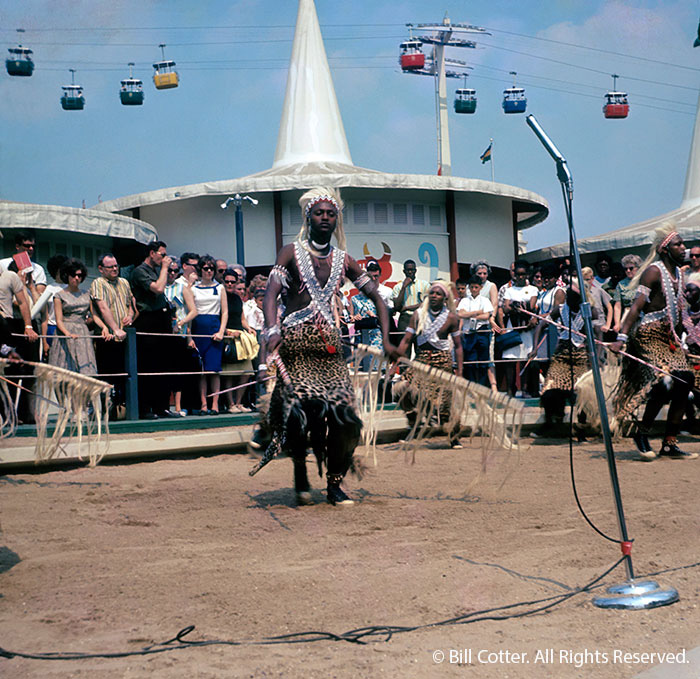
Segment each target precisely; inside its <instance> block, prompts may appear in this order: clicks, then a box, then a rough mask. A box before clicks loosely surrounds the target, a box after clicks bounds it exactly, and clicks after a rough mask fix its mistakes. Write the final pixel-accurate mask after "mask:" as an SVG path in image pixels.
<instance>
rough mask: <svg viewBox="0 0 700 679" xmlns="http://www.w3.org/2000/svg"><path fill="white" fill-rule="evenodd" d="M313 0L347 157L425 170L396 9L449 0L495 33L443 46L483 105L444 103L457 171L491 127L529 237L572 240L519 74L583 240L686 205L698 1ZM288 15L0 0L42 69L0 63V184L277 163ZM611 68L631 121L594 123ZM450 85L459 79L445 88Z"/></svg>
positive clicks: (698, 77)
mask: <svg viewBox="0 0 700 679" xmlns="http://www.w3.org/2000/svg"><path fill="white" fill-rule="evenodd" d="M316 7H317V11H318V15H319V21H320V23H321V29H322V31H323V34H324V39H325V42H326V50H327V53H328V57H329V63H330V65H331V71H332V75H333V79H334V83H335V88H336V93H337V96H338V102H339V105H340V109H341V113H342V116H343V121H344V124H345V131H346V135H347V138H348V143H349V146H350V151H351V153H352V157H353V161H354V163H355V164H356V165H359V166H363V167H368V168H373V169H378V170H384V171H389V172H409V173H414V172H415V173H425V174H432V173H434V172H435V170H436V141H435V106H434V97H433V83H432V81H431V79H429V78H423V77H416V76H409V75H404V74H402V73H401V71H400V69H399V67H398V64H397V56H398V43H399V42H400V41H401V39H402V38H403V37H405V35H406V31H405V28H404V25H405V24H406V23H407V22H413V23H419V22H432V21H441V20H442V17H443V14H444V12H445V11H447V12H448V13H449V16H450V18H451V19H452V21H453V22H463V23H470V24H476V25H479V26H482V27H484V28H487V29H488V30H489V31H490V32H491V33H492V35H490V36H484V37H483V38H479V40H478V42H479V48H478V49H476V50H454V51H453V52H451V54H452V55H453V56H455V57H456V58H460V59H463V60H465V61H467V62H468V63H470V64H471V65H473V70H472V71H471V75H470V77H469V79H468V86H469V87H473V88H475V89H476V90H477V95H478V98H479V103H478V108H477V113H476V114H475V115H472V116H457V115H456V114H454V113H452V114H451V115H450V136H451V149H452V162H453V174H455V175H458V176H463V177H476V178H482V179H490V176H491V174H490V172H491V170H490V166H489V165H488V164H486V165H482V164H481V162H480V161H479V156H480V154H481V153H482V152H483V151H484V149H485V148H486V147H487V145H488V143H489V139H490V138H491V137H493V139H494V163H495V174H496V181H499V182H503V183H506V184H512V185H515V186H520V187H523V188H526V189H529V190H532V191H535V192H536V193H539V194H540V195H542V196H544V197H545V198H547V199H548V200H549V202H550V207H551V215H550V217H549V218H548V219H547V221H546V222H545V223H544V224H543V225H541V226H538V227H535V228H534V229H530V230H528V231H527V232H526V240H528V242H529V246H528V247H529V249H535V248H537V247H541V246H544V245H549V244H553V243H557V242H561V241H564V240H566V231H565V228H566V226H565V220H564V213H563V208H562V199H561V193H560V189H559V184H558V182H557V180H556V174H555V168H554V165H553V163H552V161H551V160H550V158H549V156H548V155H547V154H546V153H545V151H544V150H543V149H542V147H541V146H540V144H539V142H538V141H537V139H536V138H535V137H534V135H533V134H532V132H531V131H530V129H529V128H528V127H527V125H526V124H525V118H524V116H506V115H504V114H503V112H502V109H501V98H502V92H503V89H504V88H505V87H507V86H509V85H510V76H509V75H508V72H509V71H511V70H515V71H517V72H518V73H519V77H518V84H520V85H523V86H524V87H525V88H526V91H527V96H528V112H530V113H533V114H535V116H536V117H537V118H538V120H539V122H540V123H541V124H542V126H543V127H544V128H545V129H546V130H547V132H548V133H549V135H550V137H551V138H552V139H553V140H554V141H555V143H556V144H557V145H558V146H559V148H560V150H561V151H562V153H563V154H564V155H565V156H566V158H567V160H568V162H569V166H570V168H571V171H572V173H573V176H574V196H575V197H574V217H575V221H576V227H577V231H578V234H579V236H580V237H585V236H590V235H594V234H597V233H602V232H604V231H607V230H609V229H613V228H618V227H622V226H626V225H628V224H631V223H634V222H637V221H641V220H643V219H647V218H651V217H653V216H656V215H658V214H661V213H663V212H666V211H668V210H672V209H674V208H676V207H678V205H679V204H680V201H681V198H682V194H683V185H684V180H685V172H686V166H687V162H688V151H689V147H690V141H691V137H692V130H693V125H694V120H695V117H694V116H695V107H696V101H697V95H698V92H697V90H698V84H699V81H700V49H697V50H695V51H693V48H692V42H693V40H694V38H695V36H696V29H697V25H698V18H699V15H700V3H698V2H697V0H695V1H693V0H678V1H676V2H668V1H667V2H660V1H659V2H657V1H652V0H648V1H646V2H643V1H631V2H619V1H613V0H589V1H587V2H580V1H578V0H540V1H539V2H522V1H520V2H515V1H510V0H489V1H488V2H485V1H482V0H473V1H472V2H469V3H465V2H457V1H453V0H449V1H444V2H442V3H425V2H417V1H413V0H406V1H404V2H393V3H389V2H376V0H375V1H370V0H354V1H353V2H347V3H340V2H337V0H316ZM96 8H97V9H96ZM296 10H297V3H296V2H295V1H294V0H284V1H281V0H276V1H275V0H240V1H238V2H235V1H231V2H223V1H219V0H213V1H209V2H207V1H204V2H201V3H192V2H189V1H183V0H170V1H168V2H164V1H161V2H158V1H149V0H140V1H139V2H136V1H135V0H115V1H114V2H110V3H106V2H101V3H97V2H94V1H88V0H71V1H70V2H68V1H66V0H46V1H32V0H28V1H26V2H22V3H5V6H4V8H3V22H2V25H3V29H2V30H0V37H1V38H2V44H3V45H5V47H4V48H3V49H6V48H7V47H11V46H13V45H14V44H15V43H16V40H17V37H16V34H15V33H14V30H13V29H14V28H16V27H22V28H25V29H26V33H25V34H24V36H23V38H22V42H23V43H24V44H25V45H27V46H29V47H31V48H32V49H33V50H34V59H35V62H36V70H35V72H34V75H33V76H32V77H31V78H10V77H9V76H7V74H5V73H3V75H2V77H0V101H2V102H3V106H2V107H0V129H1V130H2V133H0V197H2V198H4V199H8V200H16V201H26V202H34V203H51V204H60V205H69V206H75V207H79V206H80V205H81V203H82V201H83V200H84V201H85V203H86V205H87V206H91V205H94V204H95V203H97V202H98V199H99V198H100V197H101V199H102V200H107V199H111V198H116V197H119V196H123V195H127V194H131V193H139V192H141V191H147V190H151V189H157V188H163V187H169V186H176V185H181V184H190V183H197V182H203V181H213V180H219V179H228V178H234V177H239V176H243V175H247V174H251V173H253V172H257V171H260V170H264V169H267V168H269V167H270V166H271V165H272V161H273V156H274V151H275V146H276V142H277V131H278V127H279V120H280V115H281V107H282V101H283V98H284V90H285V84H286V77H287V70H286V69H287V63H288V59H289V54H290V51H291V40H292V36H293V27H294V23H295V20H296ZM161 42H164V43H166V44H167V45H168V47H167V48H166V56H167V57H168V58H171V59H174V60H175V61H176V62H177V64H178V70H179V72H180V76H181V86H180V87H179V88H177V89H174V90H165V91H156V90H155V89H154V87H153V84H152V81H151V75H152V68H151V64H152V62H153V61H155V60H157V59H158V58H159V54H160V52H159V49H158V44H159V43H161ZM611 52H616V53H617V54H612V53H611ZM6 54H7V53H6ZM628 55H630V56H628ZM129 61H134V62H136V69H135V75H136V76H137V77H140V78H142V79H143V81H144V84H145V90H146V101H145V105H144V106H142V107H125V106H121V105H120V103H119V99H118V91H119V81H120V80H121V79H122V78H124V77H126V76H127V75H128V68H127V62H129ZM659 62H664V63H659ZM71 67H74V68H76V69H77V75H76V82H79V83H80V84H82V85H83V86H84V88H85V96H86V102H87V103H86V108H85V110H84V111H82V112H66V111H63V110H62V109H61V107H60V103H59V98H60V94H61V85H63V84H66V83H69V82H70V74H69V72H68V69H69V68H71ZM611 73H618V74H619V75H620V79H619V81H618V89H622V90H624V91H627V92H628V93H629V98H630V105H631V112H630V116H629V118H627V119H626V120H605V119H604V118H603V114H602V110H601V107H602V104H603V94H604V93H605V92H606V91H607V90H608V89H611V86H612V80H611V78H610V76H609V74H611ZM460 85H461V81H457V80H450V81H448V90H450V91H452V90H454V88H455V87H458V86H460Z"/></svg>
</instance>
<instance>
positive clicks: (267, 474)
mask: <svg viewBox="0 0 700 679" xmlns="http://www.w3.org/2000/svg"><path fill="white" fill-rule="evenodd" d="M444 444H445V439H444V438H443V439H440V438H436V439H432V440H430V441H427V442H426V443H425V444H424V447H423V448H421V449H420V450H419V451H418V452H417V456H416V461H415V464H409V463H407V461H406V458H405V454H404V452H403V451H402V450H401V449H400V448H399V446H398V445H397V444H394V445H384V446H381V447H379V449H378V466H377V467H376V468H372V469H371V470H370V473H369V474H368V475H366V476H365V477H364V478H363V479H362V480H360V481H358V480H356V479H348V481H347V484H346V486H347V489H348V491H349V492H350V493H351V494H352V495H353V496H354V497H355V498H356V500H357V502H356V503H355V504H354V505H353V506H348V507H331V506H329V505H327V504H326V503H325V493H324V492H323V491H322V490H320V489H321V488H322V487H323V484H322V483H321V481H320V479H318V477H312V483H313V484H314V485H315V486H316V488H317V489H316V490H315V491H314V499H315V501H316V502H317V504H315V505H314V506H310V507H302V508H297V507H296V506H295V502H294V494H293V491H292V489H291V476H292V469H291V462H290V461H289V460H276V461H273V462H272V463H271V464H270V465H268V467H266V468H265V469H264V470H262V471H261V472H260V473H259V474H258V475H257V476H255V477H252V478H251V477H249V476H248V473H247V472H248V470H249V469H250V467H251V466H252V464H253V460H252V458H250V457H249V456H247V455H218V456H214V457H200V458H197V459H184V458H176V459H166V460H158V461H151V462H138V463H130V464H120V465H116V464H114V465H102V466H99V467H97V468H95V469H87V468H74V469H70V470H63V471H52V472H48V473H42V474H11V475H6V476H4V477H0V501H1V509H2V533H1V534H0V597H1V598H0V639H1V641H0V646H1V647H2V648H5V649H8V650H12V651H21V652H26V653H39V652H49V651H55V652H59V651H63V652H65V651H79V652H85V653H89V652H91V653H92V652H117V651H135V650H138V649H140V648H143V647H145V646H148V645H150V644H154V643H159V642H163V641H165V640H167V639H170V638H172V637H173V636H174V635H175V634H176V633H177V632H178V631H179V630H180V629H182V628H184V627H185V626H187V625H195V626H196V629H195V630H194V631H193V632H192V633H191V634H190V635H189V637H190V638H192V639H193V640H203V639H209V640H213V639H220V640H228V641H236V642H251V641H259V640H262V639H264V638H265V637H270V636H275V635H281V634H291V633H301V632H306V631H323V632H332V633H335V634H342V633H344V632H346V631H349V630H353V629H357V628H361V627H365V626H372V625H377V626H382V625H391V626H406V627H415V626H421V625H427V624H429V623H435V622H439V621H442V620H446V619H450V618H454V617H456V616H464V615H467V614H470V613H474V612H476V611H480V610H483V609H489V608H492V607H497V606H503V605H506V604H511V603H516V602H526V601H531V600H536V599H541V598H544V597H551V596H554V595H558V594H562V593H566V592H570V591H571V590H572V589H575V588H576V587H578V586H580V585H584V584H586V583H588V582H589V581H591V580H593V579H594V578H595V577H597V576H598V575H600V574H601V573H603V572H604V571H605V570H606V569H607V568H608V567H609V566H611V565H612V564H613V563H614V562H615V561H616V560H617V559H618V557H619V554H620V552H619V547H618V546H617V545H616V544H613V543H611V542H608V541H607V540H604V539H603V538H601V537H600V536H598V535H597V534H596V533H594V532H593V530H592V529H591V528H589V526H588V525H587V524H586V523H585V522H584V520H583V518H582V517H581V516H580V514H579V512H578V510H577V508H576V506H575V503H574V500H573V497H572V491H571V483H570V479H569V464H568V448H567V446H563V445H558V444H556V445H555V444H554V442H546V441H545V442H539V441H538V442H537V443H535V444H532V445H531V444H530V443H529V442H527V441H526V442H525V443H524V444H523V446H522V450H521V453H520V456H519V457H518V456H516V455H514V454H510V455H502V454H501V455H497V456H495V457H494V458H493V460H492V461H491V464H490V465H489V468H488V470H487V472H486V474H485V476H484V477H483V478H481V480H479V481H478V483H477V484H476V485H475V486H474V487H473V488H472V489H471V491H470V492H467V491H468V489H469V487H470V484H471V482H472V481H473V480H474V478H475V477H476V475H477V474H478V471H479V468H480V462H481V455H480V452H479V451H478V450H476V449H471V448H466V449H464V450H460V451H451V450H447V449H445V448H444V447H443V446H444ZM688 448H689V449H691V450H700V442H697V443H695V442H690V443H689V444H688ZM618 449H619V453H618V457H619V464H618V469H619V476H620V482H621V486H622V493H623V500H624V504H625V511H626V516H627V522H628V527H629V532H630V535H631V536H632V537H633V538H635V548H634V553H633V554H634V556H635V560H634V564H635V568H636V570H637V573H638V575H640V576H641V575H645V574H648V573H652V572H656V571H661V570H663V569H671V568H676V569H678V568H679V567H682V566H689V565H691V564H695V563H696V562H698V561H700V557H699V555H698V552H699V550H698V544H700V541H699V540H698V537H699V523H700V520H699V516H698V514H699V512H698V508H697V507H698V504H697V502H698V493H697V488H698V481H699V480H700V460H695V461H682V462H678V461H670V460H661V461H656V462H653V463H641V462H636V461H634V459H633V456H632V454H631V451H630V450H629V448H628V447H627V446H625V445H622V446H618ZM575 460H576V462H575V464H576V472H577V481H578V484H579V493H580V496H581V498H582V502H583V504H584V506H585V507H586V509H587V511H588V513H589V515H590V517H591V519H592V520H593V521H594V522H595V523H597V524H598V525H599V526H600V528H601V529H602V530H603V531H604V532H607V533H609V534H611V535H612V536H615V537H616V536H617V535H618V531H617V523H616V519H615V514H614V511H613V502H612V496H611V491H610V485H609V480H608V472H607V466H606V462H605V459H604V457H603V455H602V444H600V443H589V444H582V445H577V446H576V448H575ZM309 466H310V467H311V458H309ZM506 477H507V478H506ZM504 479H505V483H503V481H504ZM657 579H659V580H660V581H661V582H662V583H664V584H668V585H673V586H675V587H676V588H677V589H678V590H679V592H680V595H681V600H680V602H679V603H677V604H675V605H673V606H668V607H665V608H658V609H655V610H648V611H611V610H601V609H598V608H596V607H594V606H593V605H592V603H591V599H592V594H590V593H583V594H579V595H577V596H575V597H573V598H571V599H569V600H567V601H565V602H563V603H560V604H559V605H557V606H555V607H554V608H552V609H550V610H548V611H546V612H540V613H537V614H535V615H531V616H528V617H521V618H512V619H508V620H491V621H477V622H473V623H471V624H457V625H445V626H438V627H429V628H422V629H418V630H415V631H408V632H405V633H399V634H395V635H394V636H393V638H391V639H390V640H388V641H387V640H386V639H385V637H382V636H374V637H369V638H366V639H365V641H366V642H367V643H366V644H364V645H361V644H355V643H348V642H346V641H328V640H317V641H312V642H309V643H297V644H292V643H288V644H282V645H271V646H270V645H267V646H261V645H253V644H251V643H244V644H243V645H238V646H232V645H228V646H224V645H211V646H205V647H202V648H185V649H181V650H176V651H172V652H168V653H163V654H159V655H151V656H131V657H125V658H118V659H81V660H70V661H58V660H55V661H40V660H27V659H20V658H12V659H3V658H0V675H2V676H3V677H8V678H9V677H13V678H14V677H42V678H43V679H50V678H51V677H90V678H91V679H92V678H102V677H110V678H111V677H129V678H132V677H168V678H179V677H291V678H294V677H304V678H308V677H343V678H344V677H352V678H353V679H355V678H357V677H370V676H371V677H376V676H386V677H453V676H454V677H464V676H470V677H499V678H502V677H632V676H634V675H636V674H638V673H640V672H642V671H644V670H645V669H646V668H648V667H650V666H651V665H650V664H648V663H644V662H639V663H636V662H625V660H624V658H623V657H622V656H620V655H619V654H621V653H651V652H657V653H669V652H673V653H679V652H681V651H682V650H683V649H687V650H688V651H690V650H691V649H693V648H694V647H697V646H698V645H700V632H699V631H698V630H699V623H700V612H699V611H698V607H697V606H698V591H699V589H700V567H698V566H695V567H688V568H684V569H678V570H674V571H672V572H668V573H664V574H663V575H660V576H658V578H657ZM624 580H625V572H624V570H623V569H622V568H618V570H616V571H615V572H613V573H612V574H610V575H609V576H607V577H606V578H605V580H604V582H605V583H606V584H613V583H619V582H622V581H624ZM533 607H534V606H530V607H528V606H526V607H522V608H518V609H513V611H505V613H509V612H516V611H518V612H523V611H525V610H528V609H529V608H533ZM496 614H497V615H503V614H504V611H500V612H497V613H496ZM549 649H551V655H550V651H549ZM469 650H471V652H472V655H471V658H470V657H469V654H468V651H469ZM436 651H437V652H438V657H439V652H442V653H444V654H445V660H444V661H443V662H441V663H437V662H435V659H434V653H435V652H436ZM538 652H539V653H540V654H539V656H538V655H537V654H538ZM460 653H461V656H460ZM545 653H546V654H545ZM616 653H617V654H618V655H616ZM517 654H520V655H517ZM523 654H527V655H523ZM574 654H578V655H574ZM450 657H451V658H452V660H453V662H450ZM652 664H655V663H652ZM670 676H671V675H670ZM698 676H700V674H699V675H698Z"/></svg>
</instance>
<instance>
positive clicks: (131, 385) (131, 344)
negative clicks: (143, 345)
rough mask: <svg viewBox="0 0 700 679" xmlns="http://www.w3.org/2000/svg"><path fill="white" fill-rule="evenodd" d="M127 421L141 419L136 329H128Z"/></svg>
mask: <svg viewBox="0 0 700 679" xmlns="http://www.w3.org/2000/svg"><path fill="white" fill-rule="evenodd" d="M125 367H126V372H127V373H129V376H128V377H127V378H126V419H127V420H138V419H139V376H138V367H137V360H136V329H135V328H126V366H125Z"/></svg>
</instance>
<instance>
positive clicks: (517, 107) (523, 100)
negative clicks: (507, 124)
mask: <svg viewBox="0 0 700 679" xmlns="http://www.w3.org/2000/svg"><path fill="white" fill-rule="evenodd" d="M510 74H511V75H512V76H513V87H508V88H506V89H505V90H503V112H504V113H525V109H526V108H527V97H526V96H525V90H524V89H523V88H522V87H516V86H515V76H516V75H517V73H516V72H515V71H511V72H510Z"/></svg>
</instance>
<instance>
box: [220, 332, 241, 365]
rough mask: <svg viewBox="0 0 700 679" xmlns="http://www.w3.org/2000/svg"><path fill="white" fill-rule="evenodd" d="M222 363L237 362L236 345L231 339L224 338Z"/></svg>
mask: <svg viewBox="0 0 700 679" xmlns="http://www.w3.org/2000/svg"><path fill="white" fill-rule="evenodd" d="M223 358H224V361H226V362H227V363H233V362H234V361H237V360H238V357H237V355H236V344H235V342H234V341H233V337H226V338H225V339H224V357H223Z"/></svg>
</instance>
